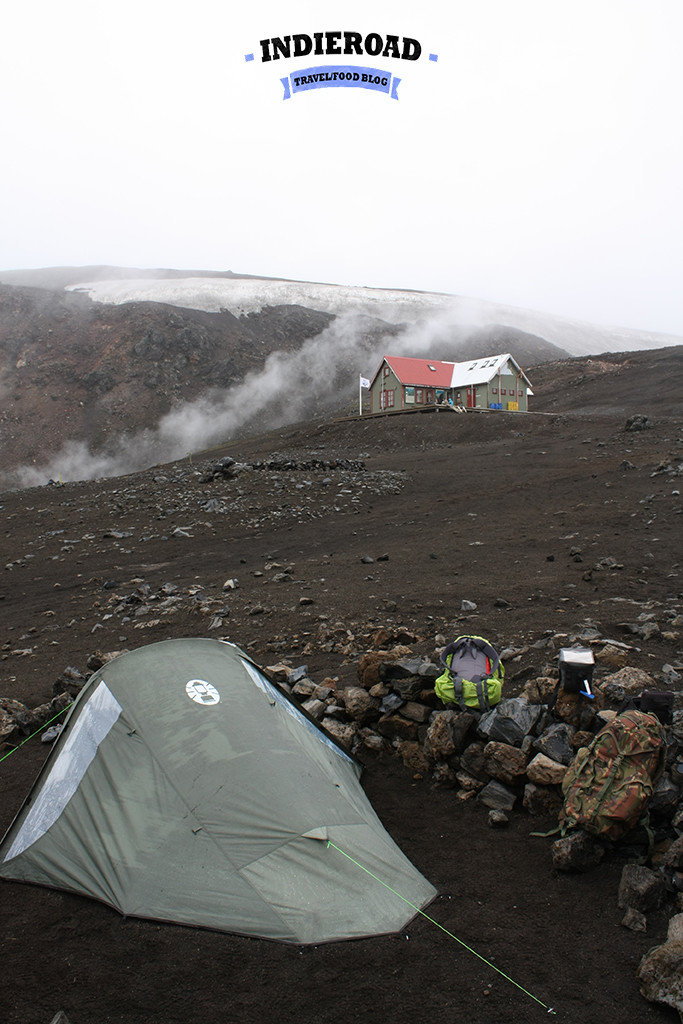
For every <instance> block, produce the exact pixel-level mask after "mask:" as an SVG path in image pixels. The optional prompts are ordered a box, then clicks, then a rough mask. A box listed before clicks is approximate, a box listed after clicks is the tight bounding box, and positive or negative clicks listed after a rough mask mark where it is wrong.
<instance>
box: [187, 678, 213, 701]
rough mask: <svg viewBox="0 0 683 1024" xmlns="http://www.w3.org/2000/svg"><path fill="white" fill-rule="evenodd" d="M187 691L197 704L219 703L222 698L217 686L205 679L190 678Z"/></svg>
mask: <svg viewBox="0 0 683 1024" xmlns="http://www.w3.org/2000/svg"><path fill="white" fill-rule="evenodd" d="M185 693H186V694H187V696H188V697H189V698H190V700H193V701H195V703H197V704H218V702H219V701H220V699H221V695H220V693H219V692H218V690H217V689H216V687H215V686H213V685H212V684H211V683H207V682H206V680H205V679H190V681H189V682H188V683H187V684H186V686H185Z"/></svg>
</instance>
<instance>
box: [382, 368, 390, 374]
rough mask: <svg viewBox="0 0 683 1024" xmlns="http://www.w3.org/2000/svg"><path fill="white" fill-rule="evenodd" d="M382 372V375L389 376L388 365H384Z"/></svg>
mask: <svg viewBox="0 0 683 1024" xmlns="http://www.w3.org/2000/svg"><path fill="white" fill-rule="evenodd" d="M382 373H383V375H384V376H385V377H388V376H389V367H388V366H385V367H384V370H383V371H382Z"/></svg>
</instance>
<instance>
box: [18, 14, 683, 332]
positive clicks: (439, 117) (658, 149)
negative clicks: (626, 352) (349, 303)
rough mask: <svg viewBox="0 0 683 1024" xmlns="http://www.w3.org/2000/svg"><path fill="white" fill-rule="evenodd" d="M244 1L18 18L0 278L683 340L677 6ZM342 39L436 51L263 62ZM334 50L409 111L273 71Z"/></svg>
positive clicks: (681, 25) (682, 25)
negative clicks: (168, 282) (199, 284)
mask: <svg viewBox="0 0 683 1024" xmlns="http://www.w3.org/2000/svg"><path fill="white" fill-rule="evenodd" d="M247 6H248V5H246V4H245V5H243V4H238V3H236V2H234V0H183V2H179V0H117V2H110V3H104V2H102V0H23V2H22V3H21V4H18V3H16V4H13V5H11V6H9V5H7V6H6V8H5V9H4V12H3V23H2V43H3V45H2V60H1V61H0V89H1V90H2V95H3V98H4V102H3V113H2V122H1V123H2V129H1V130H2V135H1V136H0V137H1V138H2V153H1V159H0V269H4V270H9V269H16V268H23V267H41V266H61V265H80V264H99V263H107V264H115V265H121V266H139V267H156V266H162V267H181V268H195V269H197V268H203V269H213V270H227V269H230V270H234V271H237V272H241V273H250V274H262V275H267V276H273V277H287V278H296V279H301V280H310V281H327V282H333V283H338V284H350V285H368V286H380V287H387V288H412V289H423V290H427V291H444V292H450V293H454V294H460V295H469V296H473V297H478V298H485V299H489V300H493V301H498V302H505V303H510V304H513V305H518V306H523V307H527V308H532V309H538V310H543V311H547V312H552V313H557V314H560V315H564V316H571V317H576V318H579V319H584V320H590V321H594V322H596V323H602V324H610V325H622V326H626V327H634V328H642V329H646V330H653V331H663V332H669V333H675V334H681V335H683V298H682V294H683V289H682V288H681V277H682V271H683V242H682V239H683V200H682V199H681V183H682V182H683V115H682V110H681V107H682V103H683V60H682V59H681V56H680V54H681V42H682V30H683V3H682V2H681V0H449V2H445V0H438V2H437V0H422V2H420V3H418V2H412V3H407V2H402V0H380V2H372V0H365V2H363V3H361V2H357V0H330V2H327V3H324V4H323V3H320V0H308V2H307V0H290V2H289V3H284V2H282V0H257V2H256V3H254V4H252V5H251V7H252V8H253V9H252V10H246V11H242V7H247ZM238 8H239V9H238ZM330 29H339V30H349V31H358V32H361V33H362V35H363V36H365V35H366V34H367V33H368V32H378V33H380V34H381V35H383V36H386V35H387V34H388V33H391V34H395V35H398V36H411V37H414V38H417V39H418V40H419V41H420V43H421V45H422V49H423V53H422V56H421V58H420V59H419V60H418V61H416V62H411V61H405V60H395V59H391V58H381V57H374V58H373V57H367V58H364V59H361V58H359V57H353V58H343V57H308V58H302V59H299V60H295V59H293V58H292V59H290V60H279V61H271V62H270V63H262V62H261V61H260V49H259V46H258V41H259V40H260V39H262V38H266V37H272V36H284V35H287V34H290V35H291V34H294V33H297V32H304V33H308V34H310V35H312V34H313V33H314V32H316V31H326V30H330ZM249 52H254V53H255V60H254V61H253V62H250V63H247V62H245V60H244V55H245V53H249ZM429 53H437V54H438V57H439V59H438V62H436V63H435V62H432V61H429V59H428V54H429ZM344 62H348V63H355V64H360V63H367V64H369V65H370V66H372V67H378V68H380V69H381V70H382V71H389V72H391V73H392V74H394V75H397V76H398V77H400V78H401V79H402V81H401V84H400V86H399V88H398V95H399V100H398V102H397V101H396V100H392V99H390V98H389V97H388V96H384V95H381V94H379V93H373V92H369V91H366V90H363V89H319V90H314V91H312V92H308V93H304V94H301V95H296V96H293V97H292V98H291V99H289V100H287V101H283V88H282V86H281V84H280V81H279V80H280V78H281V77H284V75H286V74H288V73H291V72H294V71H296V70H299V69H301V68H303V67H307V66H311V65H314V64H319V63H320V64H322V63H344Z"/></svg>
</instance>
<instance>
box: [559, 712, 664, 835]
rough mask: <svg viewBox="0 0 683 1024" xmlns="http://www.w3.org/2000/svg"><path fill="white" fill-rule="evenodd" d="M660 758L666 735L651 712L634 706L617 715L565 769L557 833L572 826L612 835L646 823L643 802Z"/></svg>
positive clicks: (651, 787)
mask: <svg viewBox="0 0 683 1024" xmlns="http://www.w3.org/2000/svg"><path fill="white" fill-rule="evenodd" d="M665 758H666V737H665V734H664V729H663V727H662V725H661V723H660V722H659V719H658V718H657V717H656V716H655V715H650V714H646V713H645V712H643V711H635V710H633V711H624V712H623V713H622V714H619V715H617V716H616V717H615V718H613V719H612V721H611V722H608V724H607V725H606V726H604V727H603V728H602V729H601V730H600V732H599V733H597V734H596V736H595V737H594V738H593V740H592V741H591V743H590V745H589V746H587V747H582V748H581V749H580V750H579V751H578V752H577V754H576V757H575V758H574V760H573V761H572V763H571V764H570V765H569V768H568V769H567V773H566V775H565V777H564V780H563V782H562V792H563V793H564V805H563V807H562V810H561V811H560V824H561V830H562V832H563V833H564V832H565V831H567V829H570V828H574V827H577V828H582V829H584V830H585V831H586V832H590V833H592V835H594V836H599V837H600V838H603V839H612V840H615V839H621V838H622V836H624V835H626V833H627V832H630V831H631V829H632V828H635V826H636V825H638V824H644V825H646V826H647V824H648V812H647V805H648V801H649V799H650V797H651V796H652V792H653V790H654V786H655V783H656V782H657V779H658V778H659V776H660V775H661V773H662V770H663V768H664V762H665Z"/></svg>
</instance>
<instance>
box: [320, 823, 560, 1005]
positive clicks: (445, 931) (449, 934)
mask: <svg viewBox="0 0 683 1024" xmlns="http://www.w3.org/2000/svg"><path fill="white" fill-rule="evenodd" d="M330 846H331V847H332V849H334V850H336V851H337V853H341V855H342V857H346V858H347V859H348V860H350V861H351V863H352V864H355V865H356V867H359V868H360V869H361V871H365V873H366V874H368V875H370V877H371V878H374V879H375V881H376V882H379V884H380V885H383V886H384V888H385V889H388V890H389V892H393V894H394V896H398V898H399V899H400V900H403V902H404V903H407V904H408V906H409V907H412V909H413V910H416V911H417V913H418V914H420V915H421V916H422V917H424V918H425V920H427V921H429V923H430V924H434V925H436V927H437V928H440V929H441V931H442V932H444V933H445V934H446V935H448V937H449V938H450V939H455V941H456V942H458V943H459V944H460V945H461V946H464V948H465V949H466V950H468V951H469V952H470V953H472V954H473V955H474V956H476V957H477V959H479V960H481V961H482V963H485V964H486V965H487V966H488V967H490V968H491V969H492V970H494V971H495V972H496V974H500V976H501V978H505V980H506V981H509V982H510V984H511V985H514V986H515V988H518V989H519V990H520V992H523V993H524V994H525V995H527V996H529V998H530V999H533V1000H534V1001H535V1002H537V1003H538V1004H539V1005H540V1006H542V1007H543V1008H544V1009H545V1010H547V1011H548V1013H552V1014H556V1012H557V1011H556V1010H554V1009H553V1008H552V1006H548V1004H547V1003H544V1002H543V1000H542V999H539V998H538V996H535V995H534V994H533V992H529V990H528V989H526V988H524V986H523V985H520V984H519V982H517V981H515V979H514V978H511V977H510V975H509V974H506V973H505V972H504V971H501V970H500V968H499V967H496V965H495V964H492V963H491V961H490V960H487V959H486V957H485V956H482V955H481V953H477V951H476V949H472V947H471V946H468V945H467V943H466V942H464V941H463V940H462V939H459V938H458V936H457V935H454V934H453V932H451V931H449V930H448V928H446V927H444V925H442V924H439V922H438V921H436V920H434V918H433V917H430V916H429V914H425V912H424V910H420V908H419V907H416V906H415V904H414V903H411V902H410V900H409V899H406V897H405V896H402V895H401V893H400V892H397V891H396V889H392V887H391V886H390V885H388V884H387V882H384V881H382V879H381V878H378V877H377V875H375V874H373V872H372V871H370V870H369V868H366V867H364V866H363V865H362V864H361V863H360V862H359V861H357V860H356V859H355V858H354V857H352V856H351V855H350V854H348V853H345V851H344V850H341V849H340V848H339V847H338V846H335V844H334V843H333V842H332V840H331V839H328V841H327V848H328V849H329V848H330Z"/></svg>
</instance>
